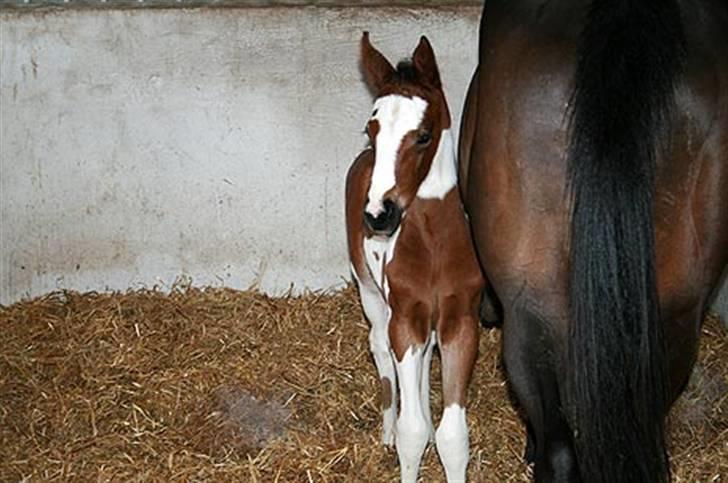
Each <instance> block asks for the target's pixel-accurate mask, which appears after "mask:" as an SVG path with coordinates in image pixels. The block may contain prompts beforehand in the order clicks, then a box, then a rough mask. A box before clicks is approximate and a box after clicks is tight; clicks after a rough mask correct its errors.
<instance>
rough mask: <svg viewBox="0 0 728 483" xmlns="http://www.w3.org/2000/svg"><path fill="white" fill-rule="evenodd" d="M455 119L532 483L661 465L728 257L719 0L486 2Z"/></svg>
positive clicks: (633, 472)
mask: <svg viewBox="0 0 728 483" xmlns="http://www.w3.org/2000/svg"><path fill="white" fill-rule="evenodd" d="M462 126H463V127H462V131H461V140H460V163H461V165H460V177H461V180H460V183H461V189H462V192H463V195H464V200H465V204H466V208H467V211H468V212H469V215H470V218H471V222H472V227H473V236H474V239H475V243H476V245H477V250H478V254H479V257H480V261H481V264H482V266H483V268H484V270H485V273H486V275H487V278H488V280H489V283H490V284H491V286H492V289H493V291H494V292H495V294H496V296H497V298H498V301H499V302H500V305H501V306H502V312H503V317H504V319H503V357H504V362H505V367H506V371H507V374H508V376H509V380H510V382H511V385H512V388H513V390H514V393H515V395H516V397H517V398H518V401H519V402H520V404H521V405H522V407H523V409H524V410H525V415H526V419H527V427H528V433H529V440H528V445H527V450H526V453H527V458H529V459H530V460H533V461H535V477H536V480H537V481H584V482H588V483H600V482H609V483H613V482H650V481H657V482H662V481H666V480H668V479H669V464H668V458H667V454H666V451H665V438H664V419H665V416H666V414H667V412H668V410H669V407H670V406H671V404H672V403H673V402H674V400H675V399H676V398H677V396H678V395H679V394H680V392H681V391H682V389H683V388H684V387H685V384H686V382H687V380H688V377H689V375H690V372H691V370H692V367H693V364H694V362H695V358H696V353H697V348H698V336H699V333H700V321H701V319H702V317H703V314H704V311H705V309H706V306H707V303H708V301H709V299H710V296H711V292H713V291H714V289H715V287H716V286H717V284H718V282H719V279H720V277H721V273H722V272H723V271H724V269H725V267H726V264H727V263H728V4H727V3H726V2H725V1H724V0H649V1H647V0H644V1H637V0H592V1H589V0H562V1H559V2H556V1H543V0H487V1H486V3H485V8H484V13H483V17H482V23H481V26H480V58H479V67H478V70H477V71H476V73H475V75H474V77H473V80H472V83H471V86H470V89H469V92H468V97H467V100H466V106H465V110H464V114H463V124H462Z"/></svg>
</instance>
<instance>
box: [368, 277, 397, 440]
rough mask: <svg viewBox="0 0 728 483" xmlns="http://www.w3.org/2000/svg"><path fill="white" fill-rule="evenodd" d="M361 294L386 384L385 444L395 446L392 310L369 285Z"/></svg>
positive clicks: (383, 404) (383, 433) (377, 361)
mask: <svg viewBox="0 0 728 483" xmlns="http://www.w3.org/2000/svg"><path fill="white" fill-rule="evenodd" d="M359 294H360V296H361V301H362V306H363V308H364V313H365V314H366V316H367V319H369V323H370V324H371V329H370V330H369V348H370V349H371V351H372V356H374V364H375V365H376V366H377V372H378V373H379V380H380V382H381V384H382V443H383V444H384V445H385V446H392V445H394V425H395V423H396V421H397V376H396V372H395V369H394V360H393V359H392V354H391V352H390V350H389V334H388V332H387V326H388V324H389V308H388V307H387V305H386V304H385V303H384V299H382V296H381V294H380V293H379V291H378V290H377V289H376V288H374V287H371V286H369V285H367V284H366V283H359Z"/></svg>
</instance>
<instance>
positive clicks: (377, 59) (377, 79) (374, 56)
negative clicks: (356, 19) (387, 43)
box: [361, 32, 395, 93]
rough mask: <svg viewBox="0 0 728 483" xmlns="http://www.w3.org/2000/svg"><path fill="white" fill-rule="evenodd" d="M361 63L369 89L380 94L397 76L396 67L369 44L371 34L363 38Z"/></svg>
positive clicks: (367, 33) (364, 35)
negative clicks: (394, 76)
mask: <svg viewBox="0 0 728 483" xmlns="http://www.w3.org/2000/svg"><path fill="white" fill-rule="evenodd" d="M361 63H362V67H363V70H364V77H365V78H366V81H367V85H368V86H369V88H370V89H371V90H372V91H374V92H375V93H378V92H379V91H380V90H381V89H382V87H384V85H385V84H386V83H387V81H389V79H391V78H392V76H393V75H394V74H395V70H394V67H392V64H390V63H389V61H388V60H387V59H385V58H384V56H383V55H382V54H381V53H380V52H379V51H378V50H377V49H375V48H374V47H372V44H371V43H370V42H369V32H364V34H363V35H362V37H361Z"/></svg>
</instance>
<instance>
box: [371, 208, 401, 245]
mask: <svg viewBox="0 0 728 483" xmlns="http://www.w3.org/2000/svg"><path fill="white" fill-rule="evenodd" d="M401 219H402V210H401V209H400V207H399V205H397V203H395V202H394V201H391V200H385V201H384V203H383V205H382V211H381V212H380V213H379V214H378V215H377V216H373V215H372V214H371V213H369V212H368V211H366V210H365V211H364V223H366V225H367V226H368V227H369V229H371V230H372V231H373V232H374V233H375V234H377V235H386V236H390V235H392V234H393V233H394V232H395V231H396V230H397V227H398V226H399V222H400V221H401Z"/></svg>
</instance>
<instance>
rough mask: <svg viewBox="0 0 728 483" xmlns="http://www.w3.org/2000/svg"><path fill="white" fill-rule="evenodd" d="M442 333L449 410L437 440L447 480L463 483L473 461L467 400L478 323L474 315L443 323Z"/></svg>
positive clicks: (438, 430) (441, 355)
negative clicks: (466, 407) (471, 457)
mask: <svg viewBox="0 0 728 483" xmlns="http://www.w3.org/2000/svg"><path fill="white" fill-rule="evenodd" d="M438 334H439V337H440V357H441V359H442V391H443V407H444V408H445V409H444V411H443V414H442V420H441V421H440V425H439V426H438V428H437V433H436V435H435V441H436V443H437V452H438V454H439V455H440V460H441V461H442V465H443V466H444V467H445V475H446V476H447V481H448V482H463V481H465V474H466V469H467V466H468V460H469V458H470V443H469V441H468V426H467V420H466V416H465V400H466V397H467V390H468V384H469V383H470V378H471V375H472V373H473V367H474V365H475V360H476V358H477V353H478V321H477V320H476V318H475V317H472V316H462V317H460V318H457V319H451V320H443V322H442V323H441V324H440V327H438Z"/></svg>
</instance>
